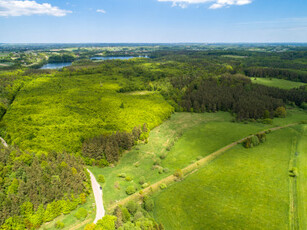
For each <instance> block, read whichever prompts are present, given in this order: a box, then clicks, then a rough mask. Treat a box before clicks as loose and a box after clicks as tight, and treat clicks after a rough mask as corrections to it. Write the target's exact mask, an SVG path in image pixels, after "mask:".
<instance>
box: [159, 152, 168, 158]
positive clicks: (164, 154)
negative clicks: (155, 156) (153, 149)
mask: <svg viewBox="0 0 307 230" xmlns="http://www.w3.org/2000/svg"><path fill="white" fill-rule="evenodd" d="M166 156H167V154H166V153H162V154H161V155H160V156H159V157H160V159H161V160H163V159H165V158H166Z"/></svg>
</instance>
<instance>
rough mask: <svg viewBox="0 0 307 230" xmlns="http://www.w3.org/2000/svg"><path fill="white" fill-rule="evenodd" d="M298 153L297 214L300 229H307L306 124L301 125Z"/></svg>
mask: <svg viewBox="0 0 307 230" xmlns="http://www.w3.org/2000/svg"><path fill="white" fill-rule="evenodd" d="M302 132H303V135H302V136H301V138H300V139H299V143H298V148H297V152H298V153H299V155H298V171H299V175H298V189H297V190H298V216H299V220H300V221H299V226H300V229H307V125H304V126H302Z"/></svg>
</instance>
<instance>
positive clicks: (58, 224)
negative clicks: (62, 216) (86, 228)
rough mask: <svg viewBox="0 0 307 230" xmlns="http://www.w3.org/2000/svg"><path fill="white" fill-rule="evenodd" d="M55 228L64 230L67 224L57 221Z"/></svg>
mask: <svg viewBox="0 0 307 230" xmlns="http://www.w3.org/2000/svg"><path fill="white" fill-rule="evenodd" d="M54 226H55V228H57V229H62V228H64V227H65V224H64V223H63V222H61V221H57V222H56V223H55V225H54Z"/></svg>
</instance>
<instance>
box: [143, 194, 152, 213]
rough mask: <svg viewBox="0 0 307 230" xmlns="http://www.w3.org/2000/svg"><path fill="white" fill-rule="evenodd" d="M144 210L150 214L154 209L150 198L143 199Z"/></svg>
mask: <svg viewBox="0 0 307 230" xmlns="http://www.w3.org/2000/svg"><path fill="white" fill-rule="evenodd" d="M144 208H145V210H146V211H147V212H150V211H152V210H153V209H154V202H153V200H152V199H151V198H148V197H146V198H145V199H144Z"/></svg>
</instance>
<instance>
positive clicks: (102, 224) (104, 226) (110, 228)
mask: <svg viewBox="0 0 307 230" xmlns="http://www.w3.org/2000/svg"><path fill="white" fill-rule="evenodd" d="M116 219H117V218H116V217H115V216H110V215H106V216H104V217H103V218H102V219H101V220H98V222H97V224H96V228H95V229H99V230H100V229H101V230H114V229H115V221H116Z"/></svg>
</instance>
